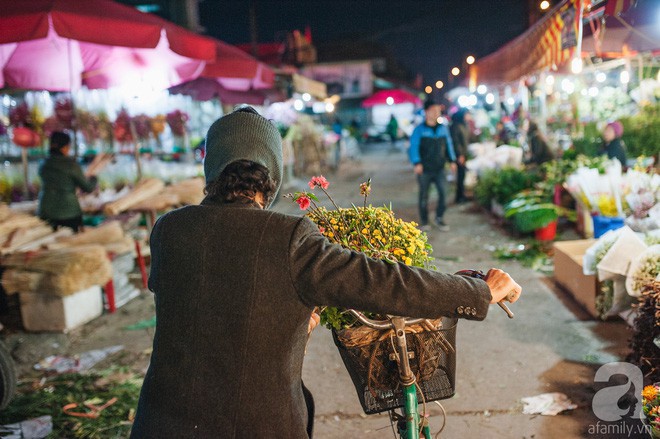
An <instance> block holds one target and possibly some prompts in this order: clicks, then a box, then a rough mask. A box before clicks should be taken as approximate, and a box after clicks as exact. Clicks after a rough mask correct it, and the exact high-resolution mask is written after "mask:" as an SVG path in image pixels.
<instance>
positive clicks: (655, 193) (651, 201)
mask: <svg viewBox="0 0 660 439" xmlns="http://www.w3.org/2000/svg"><path fill="white" fill-rule="evenodd" d="M627 176H628V180H629V181H630V192H629V193H628V194H627V195H626V197H625V199H626V203H627V204H628V206H630V210H631V212H630V213H631V214H630V216H629V217H628V218H626V224H628V225H629V226H630V227H631V228H633V229H634V230H637V231H646V230H653V229H657V228H659V227H660V203H658V201H660V175H658V174H655V173H654V174H649V173H646V172H643V171H639V170H635V169H629V170H628V172H627Z"/></svg>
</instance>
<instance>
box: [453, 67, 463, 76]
mask: <svg viewBox="0 0 660 439" xmlns="http://www.w3.org/2000/svg"><path fill="white" fill-rule="evenodd" d="M451 74H452V75H454V76H458V75H460V74H461V69H459V68H458V67H454V68H453V69H451Z"/></svg>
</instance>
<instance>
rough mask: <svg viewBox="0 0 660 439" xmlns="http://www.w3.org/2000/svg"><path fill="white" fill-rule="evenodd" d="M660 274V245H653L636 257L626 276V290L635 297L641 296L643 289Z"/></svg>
mask: <svg viewBox="0 0 660 439" xmlns="http://www.w3.org/2000/svg"><path fill="white" fill-rule="evenodd" d="M658 276H660V245H653V246H651V247H649V248H648V249H646V251H644V253H642V254H641V255H639V256H638V257H637V258H635V259H634V260H633V261H632V262H631V264H630V269H629V271H628V276H627V277H626V290H627V291H628V294H630V295H631V296H634V297H640V296H641V295H642V290H644V289H645V288H646V286H647V285H650V284H652V283H653V281H655V280H656V278H658Z"/></svg>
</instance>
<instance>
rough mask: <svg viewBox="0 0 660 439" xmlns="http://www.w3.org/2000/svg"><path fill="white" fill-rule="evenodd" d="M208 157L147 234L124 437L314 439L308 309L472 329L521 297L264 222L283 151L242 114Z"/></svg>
mask: <svg viewBox="0 0 660 439" xmlns="http://www.w3.org/2000/svg"><path fill="white" fill-rule="evenodd" d="M206 148H207V152H206V158H205V162H204V173H205V175H206V182H207V187H206V191H207V196H206V198H205V199H204V201H202V203H201V204H200V205H197V206H187V207H183V208H181V209H178V210H175V211H172V212H170V213H168V214H166V215H164V216H163V217H161V218H160V219H159V220H158V222H157V223H156V225H155V226H154V229H153V232H152V235H151V257H152V267H151V275H150V277H149V288H150V289H151V290H152V291H153V292H154V293H155V301H156V317H157V326H156V333H155V337H154V345H153V354H152V357H151V363H150V365H149V369H148V371H147V374H146V376H145V379H144V385H143V387H142V391H141V394H140V401H139V404H138V410H137V415H136V418H135V423H134V425H133V430H132V432H131V437H132V438H136V439H137V438H158V439H164V438H220V437H222V438H250V439H252V438H282V439H290V438H306V437H311V435H312V425H313V423H312V422H313V407H314V406H313V401H312V398H311V395H310V394H309V392H308V391H307V390H306V389H305V388H304V386H303V383H302V379H301V372H302V363H303V357H304V353H305V345H306V342H307V336H308V328H309V326H310V315H311V313H312V309H313V308H314V307H315V306H318V305H330V306H341V307H349V308H355V309H361V310H370V311H374V312H379V313H383V314H385V313H387V314H394V315H411V316H420V317H438V316H443V315H446V316H453V317H462V318H466V319H472V320H481V319H483V318H485V317H486V313H487V312H488V307H489V306H488V305H489V303H496V302H497V301H500V300H503V299H505V300H510V301H515V300H517V299H518V297H519V295H520V292H521V289H520V286H519V285H518V284H516V283H515V282H514V281H513V280H512V279H511V277H510V276H509V275H508V274H506V273H504V272H503V271H501V270H491V271H490V272H489V274H488V276H487V278H486V280H485V281H482V280H478V279H473V278H468V277H463V276H456V275H451V274H443V273H438V272H434V271H430V270H424V269H420V268H416V267H409V266H406V265H405V264H391V263H389V262H385V261H381V260H376V259H371V258H368V257H367V256H365V255H364V254H362V253H356V252H353V251H350V250H346V249H343V248H342V247H340V246H339V245H337V244H331V243H330V242H329V241H328V240H327V239H326V238H325V237H323V235H321V233H320V232H319V229H318V227H317V226H316V225H315V224H314V223H313V222H312V221H311V220H309V219H308V218H306V217H297V216H291V215H284V214H281V213H276V212H273V211H270V210H267V208H268V206H269V205H270V204H271V201H272V199H273V198H274V196H275V194H276V193H277V192H278V190H279V188H280V185H281V183H282V144H281V138H280V135H279V132H278V131H277V129H276V127H275V126H274V125H273V124H271V122H270V121H268V120H266V119H264V118H263V117H261V116H260V115H258V114H257V113H256V112H255V111H254V110H252V109H251V108H244V109H240V110H238V111H235V112H233V113H230V114H228V115H226V116H224V117H222V118H221V119H219V120H218V121H216V122H215V123H214V124H213V125H212V126H211V128H210V129H209V132H208V135H207V139H206ZM255 401H260V402H263V404H261V405H260V407H259V408H258V409H256V408H255V407H254V402H255Z"/></svg>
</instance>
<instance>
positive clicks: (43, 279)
mask: <svg viewBox="0 0 660 439" xmlns="http://www.w3.org/2000/svg"><path fill="white" fill-rule="evenodd" d="M3 265H4V266H6V267H8V268H9V269H8V270H6V271H5V272H4V273H3V276H2V283H3V286H4V288H5V289H6V290H7V291H8V292H36V293H44V294H55V295H60V296H62V295H68V294H72V293H75V292H76V291H80V290H84V289H86V288H89V287H91V286H93V285H103V284H105V283H106V282H108V281H109V280H110V279H111V278H112V266H111V264H110V260H109V259H108V257H107V254H106V250H105V248H103V247H102V246H100V245H89V246H79V247H72V248H62V249H55V250H40V251H36V252H28V253H14V254H12V255H9V256H7V257H6V258H4V259H3Z"/></svg>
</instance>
